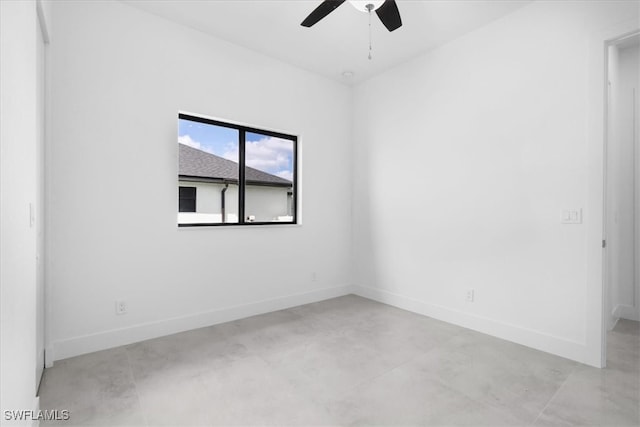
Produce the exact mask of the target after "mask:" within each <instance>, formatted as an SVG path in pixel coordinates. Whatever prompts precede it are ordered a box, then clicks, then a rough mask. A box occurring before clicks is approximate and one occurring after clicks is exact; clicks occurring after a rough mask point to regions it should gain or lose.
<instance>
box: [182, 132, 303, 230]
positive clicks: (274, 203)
mask: <svg viewBox="0 0 640 427" xmlns="http://www.w3.org/2000/svg"><path fill="white" fill-rule="evenodd" d="M178 147H179V153H178V154H179V167H178V186H179V208H178V212H179V213H178V223H179V224H189V223H191V224H193V223H221V222H230V223H233V222H238V169H239V168H238V163H236V162H234V161H231V160H228V159H225V158H223V157H220V156H216V155H215V154H211V153H207V152H206V151H202V150H198V149H197V148H193V147H190V146H188V145H184V144H178ZM245 182H246V189H245V199H246V200H245V220H247V221H257V222H262V221H291V219H292V215H293V206H292V202H293V183H292V182H291V181H289V180H287V179H284V178H281V177H279V176H276V175H272V174H269V173H266V172H263V171H260V170H258V169H254V168H251V167H246V170H245Z"/></svg>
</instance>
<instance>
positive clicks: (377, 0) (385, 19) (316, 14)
mask: <svg viewBox="0 0 640 427" xmlns="http://www.w3.org/2000/svg"><path fill="white" fill-rule="evenodd" d="M345 1H346V0H324V1H323V2H322V3H320V6H318V7H316V8H315V10H314V11H313V12H311V13H310V14H309V16H307V17H306V19H305V20H304V21H302V23H301V24H300V25H302V26H303V27H311V26H313V25H315V24H316V23H318V21H320V20H321V19H323V18H324V17H325V16H327V15H328V14H330V13H331V12H333V11H334V10H336V8H337V7H338V6H340V5H341V4H342V3H344V2H345ZM349 3H351V4H352V5H353V6H354V7H355V8H356V9H358V10H361V11H363V12H369V15H371V11H374V10H375V12H376V14H377V15H378V18H380V21H382V23H383V24H384V26H385V27H387V30H389V31H393V30H397V29H398V28H400V27H401V26H402V19H400V11H398V5H396V2H395V0H384V1H382V0H364V1H363V0H358V1H356V0H349Z"/></svg>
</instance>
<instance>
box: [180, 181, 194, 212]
mask: <svg viewBox="0 0 640 427" xmlns="http://www.w3.org/2000/svg"><path fill="white" fill-rule="evenodd" d="M183 188H184V189H189V190H193V197H185V196H183V195H182V189H183ZM183 200H193V210H182V206H183V205H182V201H183ZM197 209H198V187H192V186H187V185H179V186H178V212H196V211H197Z"/></svg>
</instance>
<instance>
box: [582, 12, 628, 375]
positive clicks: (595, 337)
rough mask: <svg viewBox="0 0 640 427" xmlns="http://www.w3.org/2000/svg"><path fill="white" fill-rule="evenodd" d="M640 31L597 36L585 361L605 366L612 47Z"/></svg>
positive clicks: (616, 29) (624, 28) (593, 42)
mask: <svg viewBox="0 0 640 427" xmlns="http://www.w3.org/2000/svg"><path fill="white" fill-rule="evenodd" d="M639 28H640V22H639V19H638V17H634V18H632V19H629V20H627V21H624V22H620V23H618V24H616V25H613V26H611V27H609V28H605V29H602V30H601V31H598V32H595V33H593V34H592V35H591V37H590V38H589V41H588V45H589V63H588V65H589V77H588V88H589V90H588V97H587V102H588V121H587V123H588V127H587V139H588V141H587V142H588V157H587V159H588V182H587V189H588V191H587V209H586V215H585V224H586V226H587V229H586V239H587V248H586V263H587V283H586V291H587V292H586V304H585V310H586V312H585V318H586V323H585V357H584V360H583V362H584V363H586V364H588V365H592V366H596V367H599V368H603V367H605V366H606V360H607V353H606V348H607V328H606V316H605V313H607V311H608V307H606V304H607V299H606V295H605V292H606V291H607V287H606V286H607V282H606V277H605V273H606V269H605V265H606V264H605V263H606V253H605V250H603V241H604V240H605V232H606V223H605V221H606V215H605V210H606V203H605V202H606V198H605V197H606V193H605V190H606V152H607V151H606V150H607V139H608V138H607V120H608V106H607V98H608V80H607V79H608V76H607V67H608V48H609V45H610V44H611V43H612V42H614V41H616V40H619V39H620V38H622V37H625V36H628V35H630V34H632V33H635V32H637V31H638V29H639Z"/></svg>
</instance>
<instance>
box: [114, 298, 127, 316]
mask: <svg viewBox="0 0 640 427" xmlns="http://www.w3.org/2000/svg"><path fill="white" fill-rule="evenodd" d="M116 314H127V302H126V301H125V300H119V301H116Z"/></svg>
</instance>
